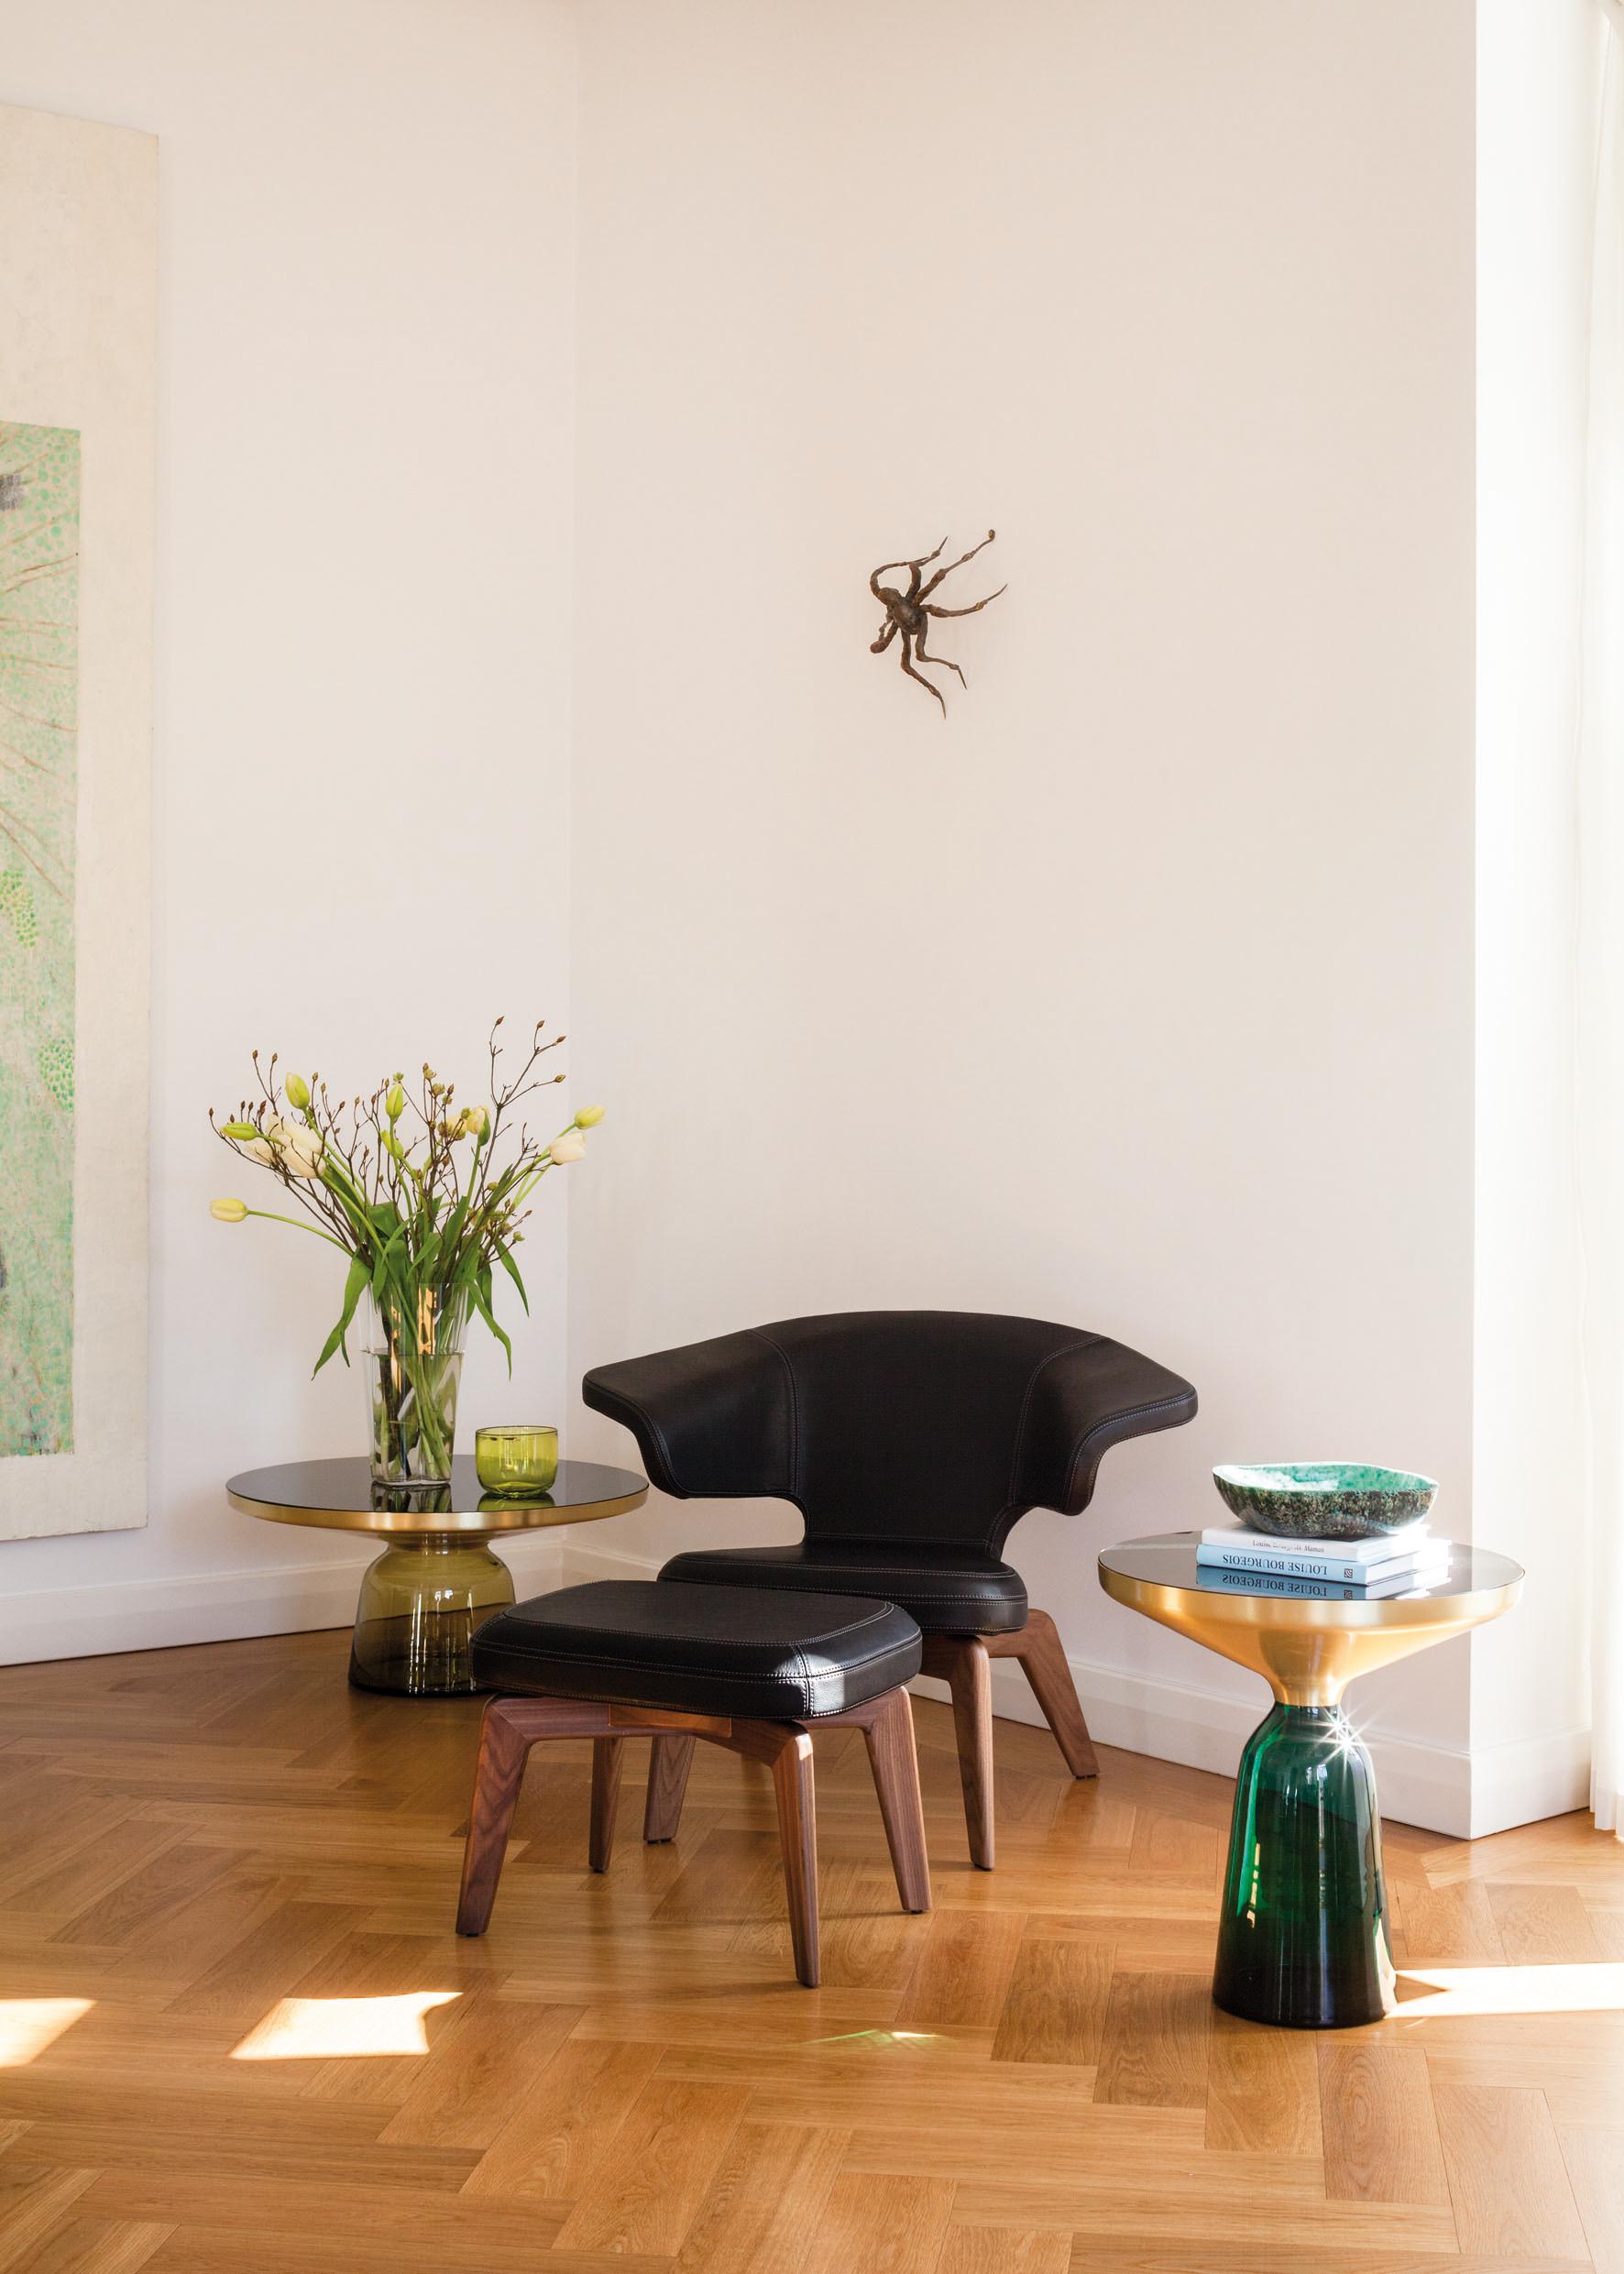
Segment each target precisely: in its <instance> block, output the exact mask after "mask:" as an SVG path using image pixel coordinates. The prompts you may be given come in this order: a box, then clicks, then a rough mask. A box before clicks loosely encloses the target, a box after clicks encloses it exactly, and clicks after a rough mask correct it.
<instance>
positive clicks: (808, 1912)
mask: <svg viewBox="0 0 1624 2274" xmlns="http://www.w3.org/2000/svg"><path fill="white" fill-rule="evenodd" d="M737 1726H738V1725H737V1724H735V1727H737ZM772 1768H773V1791H774V1797H775V1798H776V1800H777V1802H778V1838H779V1841H780V1844H781V1845H782V1847H783V1849H784V1891H785V1895H787V1896H788V1898H789V1936H790V1940H791V1942H792V1943H793V1945H794V1946H795V1954H796V1981H797V1982H801V1983H805V1984H806V1986H807V1989H808V1990H816V1989H817V1983H818V1978H819V1970H818V1962H817V1807H816V1804H815V1801H814V1797H813V1782H812V1740H811V1739H810V1738H809V1737H808V1736H807V1732H806V1730H796V1729H792V1730H785V1731H784V1732H783V1742H782V1744H780V1745H779V1747H778V1748H777V1750H776V1751H775V1752H774V1754H773V1756H772Z"/></svg>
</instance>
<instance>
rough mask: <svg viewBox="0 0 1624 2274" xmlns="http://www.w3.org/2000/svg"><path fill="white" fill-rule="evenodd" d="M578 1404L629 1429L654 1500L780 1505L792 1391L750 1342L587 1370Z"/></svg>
mask: <svg viewBox="0 0 1624 2274" xmlns="http://www.w3.org/2000/svg"><path fill="white" fill-rule="evenodd" d="M581 1395H582V1397H583V1398H584V1399H585V1400H586V1401H587V1404H588V1405H589V1406H591V1407H592V1409H593V1411H594V1412H598V1413H607V1414H608V1415H609V1418H610V1419H611V1420H612V1421H617V1422H620V1423H622V1424H623V1425H624V1426H625V1427H626V1428H627V1429H629V1430H631V1434H632V1435H633V1436H634V1437H635V1438H636V1439H637V1444H638V1449H639V1451H640V1452H641V1453H642V1459H643V1466H644V1467H646V1468H647V1470H648V1473H649V1477H650V1479H651V1481H652V1482H653V1483H654V1484H655V1485H657V1486H658V1487H659V1489H660V1490H661V1491H662V1492H668V1493H671V1494H673V1495H674V1496H675V1498H676V1499H677V1500H690V1499H692V1498H693V1497H694V1496H696V1495H701V1496H703V1497H704V1498H705V1499H707V1500H754V1499H769V1498H771V1499H779V1500H787V1499H788V1498H789V1492H790V1481H791V1479H790V1456H791V1446H792V1443H793V1436H794V1402H793V1391H792V1389H791V1384H790V1379H789V1374H788V1371H787V1369H786V1368H785V1363H784V1360H783V1358H782V1357H780V1356H779V1354H778V1352H777V1350H776V1349H775V1348H774V1346H773V1344H771V1343H770V1342H767V1341H766V1340H764V1339H763V1336H762V1335H757V1334H754V1333H746V1334H742V1335H718V1336H717V1338H716V1339H715V1340H714V1341H712V1342H697V1343H688V1344H686V1345H685V1346H683V1347H682V1348H680V1349H677V1350H656V1351H654V1352H653V1353H651V1355H650V1356H649V1357H642V1358H626V1359H622V1360H620V1361H619V1362H618V1363H617V1364H615V1365H613V1366H595V1367H594V1368H592V1370H591V1372H590V1373H588V1374H587V1376H586V1378H585V1379H584V1380H583V1381H582V1384H581Z"/></svg>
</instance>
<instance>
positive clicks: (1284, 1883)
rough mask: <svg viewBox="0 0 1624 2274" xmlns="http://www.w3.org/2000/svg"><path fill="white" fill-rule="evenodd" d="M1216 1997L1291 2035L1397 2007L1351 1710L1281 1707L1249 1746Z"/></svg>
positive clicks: (1376, 2016)
mask: <svg viewBox="0 0 1624 2274" xmlns="http://www.w3.org/2000/svg"><path fill="white" fill-rule="evenodd" d="M1213 1998H1214V2000H1215V2001H1216V2003H1217V2004H1218V2005H1222V2006H1223V2008H1224V2010H1225V2012H1227V2013H1231V2014H1239V2015H1240V2016H1242V2017H1243V2018H1244V2019H1245V2020H1247V2021H1265V2022H1272V2023H1274V2024H1275V2025H1276V2026H1277V2027H1285V2028H1290V2029H1347V2028H1354V2027H1357V2026H1358V2025H1359V2024H1360V2023H1363V2022H1371V2021H1380V2020H1381V2019H1382V2017H1383V2016H1384V2015H1387V2014H1390V2013H1391V2012H1392V2011H1393V2010H1394V2005H1395V1996H1394V1986H1393V1962H1392V1958H1391V1955H1390V1953H1389V1951H1388V1932H1387V1906H1386V1896H1385V1894H1384V1891H1383V1887H1382V1876H1381V1820H1380V1818H1379V1817H1378V1815H1377V1803H1376V1772H1375V1770H1374V1768H1373V1767H1372V1765H1371V1761H1370V1755H1369V1754H1368V1753H1367V1752H1366V1750H1365V1748H1364V1746H1363V1745H1362V1744H1361V1743H1360V1742H1359V1740H1358V1739H1357V1737H1355V1734H1354V1730H1353V1726H1352V1724H1351V1723H1350V1722H1349V1720H1348V1718H1347V1716H1346V1714H1344V1712H1343V1710H1342V1708H1341V1707H1340V1706H1287V1705H1277V1706H1276V1707H1275V1708H1273V1710H1272V1711H1271V1712H1270V1713H1268V1714H1267V1715H1266V1716H1265V1717H1264V1719H1262V1720H1261V1721H1260V1722H1259V1723H1258V1725H1257V1727H1256V1729H1255V1730H1253V1732H1252V1735H1251V1736H1250V1738H1249V1739H1248V1740H1247V1741H1246V1750H1245V1752H1244V1753H1243V1754H1242V1756H1241V1766H1240V1774H1239V1777H1238V1780H1237V1782H1236V1785H1235V1797H1234V1824H1233V1828H1232V1829H1231V1833H1230V1842H1229V1869H1228V1872H1227V1873H1226V1874H1225V1877H1224V1884H1223V1913H1222V1917H1221V1920H1220V1925H1219V1928H1218V1958H1217V1963H1216V1966H1215V1969H1214V1972H1213Z"/></svg>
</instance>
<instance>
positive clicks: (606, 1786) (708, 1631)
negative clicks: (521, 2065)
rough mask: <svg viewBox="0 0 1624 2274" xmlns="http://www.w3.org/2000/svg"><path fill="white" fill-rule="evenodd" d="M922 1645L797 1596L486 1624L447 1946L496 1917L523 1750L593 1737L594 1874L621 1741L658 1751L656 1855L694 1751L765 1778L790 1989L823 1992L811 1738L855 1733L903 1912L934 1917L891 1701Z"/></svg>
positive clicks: (642, 1606)
mask: <svg viewBox="0 0 1624 2274" xmlns="http://www.w3.org/2000/svg"><path fill="white" fill-rule="evenodd" d="M920 1651H921V1643H920V1636H919V1630H918V1628H917V1626H916V1624H915V1623H914V1620H912V1619H911V1618H909V1616H908V1614H907V1612H906V1611H904V1610H898V1609H897V1608H896V1606H895V1605H894V1603H882V1602H877V1601H875V1600H873V1599H872V1598H869V1597H864V1596H854V1595H817V1594H810V1593H807V1592H804V1591H801V1590H797V1591H796V1593H795V1594H793V1595H792V1594H779V1593H774V1592H772V1591H770V1590H768V1589H766V1588H758V1587H703V1586H695V1585H692V1584H686V1583H685V1584H684V1585H681V1586H664V1585H662V1584H661V1583H660V1582H659V1581H658V1580H622V1579H605V1580H599V1581H597V1582H595V1583H594V1584H592V1585H589V1586H587V1587H561V1588H560V1589H558V1591H557V1592H556V1593H554V1594H552V1595H538V1596H537V1597H535V1598H534V1599H533V1600H532V1601H531V1602H528V1603H517V1604H515V1605H514V1606H513V1608H512V1609H510V1610H501V1611H498V1612H497V1614H496V1616H495V1617H494V1618H492V1619H488V1620H486V1622H485V1624H484V1625H483V1626H482V1627H480V1629H479V1630H478V1631H477V1634H476V1635H475V1637H474V1641H473V1667H474V1673H475V1675H476V1677H477V1679H478V1680H479V1681H480V1682H482V1683H483V1684H485V1685H487V1686H488V1687H489V1688H490V1689H492V1690H494V1691H496V1692H497V1693H498V1694H497V1695H496V1696H495V1697H492V1699H491V1701H490V1703H489V1705H488V1706H487V1708H486V1709H485V1719H484V1723H483V1726H482V1728H481V1730H480V1735H479V1759H478V1765H477V1769H476V1771H475V1775H474V1802H473V1809H472V1813H471V1815H470V1818H469V1822H468V1839H467V1847H466V1851H465V1854H464V1858H463V1884H462V1900H461V1903H460V1905H459V1906H458V1910H457V1915H456V1926H457V1932H458V1933H459V1934H465V1935H479V1934H483V1933H484V1931H485V1929H486V1927H487V1925H488V1922H489V1919H490V1912H491V1906H492V1905H493V1904H494V1902H495V1901H496V1890H497V1881H498V1879H499V1877H500V1874H501V1868H502V1855H503V1852H504V1851H505V1849H506V1847H507V1844H508V1828H509V1826H510V1824H511V1822H512V1818H513V1807H514V1803H515V1802H516V1801H517V1799H518V1797H519V1787H520V1785H521V1782H522V1781H523V1776H524V1765H525V1762H526V1760H527V1758H528V1756H529V1753H530V1749H531V1747H532V1745H534V1744H537V1743H539V1742H540V1741H542V1740H543V1739H545V1738H549V1737H590V1738H591V1739H592V1740H593V1747H592V1824H591V1838H590V1851H589V1852H590V1860H591V1864H592V1869H593V1870H594V1871H595V1872H603V1871H607V1870H608V1869H609V1852H610V1848H611V1846H612V1843H613V1840H614V1829H615V1801H616V1796H617V1794H618V1792H619V1789H620V1767H621V1756H622V1754H623V1752H624V1751H625V1743H626V1740H627V1738H628V1737H633V1736H647V1737H657V1738H662V1739H664V1742H662V1743H660V1744H658V1745H656V1747H655V1749H654V1760H653V1767H652V1769H651V1773H650V1777H649V1791H648V1802H647V1806H646V1808H645V1811H644V1817H643V1837H644V1838H645V1839H646V1840H668V1839H670V1838H671V1837H672V1836H673V1834H674V1833H675V1829H676V1824H677V1819H678V1818H679V1816H680V1814H681V1811H682V1798H683V1789H684V1787H685V1785H686V1783H687V1776H688V1769H689V1766H690V1764H691V1763H692V1760H693V1750H694V1744H695V1741H696V1740H697V1739H698V1738H704V1739H706V1740H707V1741H708V1742H709V1743H711V1744H716V1745H725V1746H727V1747H728V1748H729V1750H730V1751H731V1752H741V1753H744V1754H747V1755H748V1756H749V1757H750V1758H751V1759H752V1760H755V1761H763V1762H765V1763H766V1764H767V1766H768V1767H769V1768H770V1769H771V1770H772V1772H773V1785H774V1793H775V1794H776V1796H777V1801H778V1831H779V1838H780V1840H781V1841H782V1843H783V1848H784V1877H785V1888H786V1891H787V1893H788V1896H789V1917H790V1931H791V1935H792V1937H793V1939H794V1943H795V1954H796V1976H797V1978H798V1979H799V1980H800V1981H802V1982H804V1983H806V1984H807V1987H808V1988H811V1987H813V1986H815V1985H816V1983H817V1846H816V1833H815V1814H814V1803H813V1782H812V1740H811V1737H810V1735H809V1734H808V1731H809V1730H811V1729H814V1728H817V1727H820V1726H821V1727H828V1726H829V1725H837V1726H841V1727H848V1728H850V1727H855V1728H858V1729H861V1730H862V1733H863V1737H864V1739H865V1741H866V1743H867V1746H868V1754H869V1762H870V1765H871V1767H872V1770H873V1776H874V1786H875V1789H876V1791H877V1792H878V1794H879V1796H880V1812H881V1815H882V1816H883V1818H884V1823H885V1837H886V1840H888V1842H889V1843H890V1848H891V1861H892V1865H893V1867H894V1871H895V1873H896V1885H897V1892H898V1894H899V1895H901V1897H902V1906H903V1908H904V1910H905V1911H925V1910H928V1909H929V1907H930V1876H929V1871H928V1867H927V1862H926V1855H925V1820H924V1813H923V1809H922V1807H921V1805H920V1799H919V1770H918V1763H917V1762H916V1758H915V1753H914V1723H913V1715H912V1712H911V1710H910V1708H909V1706H908V1694H907V1691H906V1690H905V1688H904V1686H903V1685H904V1684H905V1683H906V1682H908V1681H909V1680H911V1679H912V1677H913V1676H914V1675H916V1674H917V1673H918V1671H919V1659H920Z"/></svg>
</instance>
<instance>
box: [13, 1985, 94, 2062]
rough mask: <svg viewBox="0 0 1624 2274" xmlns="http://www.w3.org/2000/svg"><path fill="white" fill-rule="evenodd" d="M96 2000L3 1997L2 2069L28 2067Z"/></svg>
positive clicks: (85, 1998)
mask: <svg viewBox="0 0 1624 2274" xmlns="http://www.w3.org/2000/svg"><path fill="white" fill-rule="evenodd" d="M94 2004H95V2000H94V1998H90V1997H8V1998H0V2069H26V2068H27V2065H28V2063H29V2062H30V2061H31V2060H37V2059H38V2056H39V2055H40V2054H41V2053H43V2052H44V2050H45V2049H46V2047H47V2046H48V2045H54V2044H55V2043H56V2041H57V2039H58V2038H60V2036H61V2034H62V2032H63V2030H64V2029H71V2027H73V2024H74V2023H75V2022H76V2021H77V2020H78V2019H79V2018H80V2016H81V2015H82V2014H88V2013H89V2011H90V2009H91V2007H92V2006H93V2005H94Z"/></svg>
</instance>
